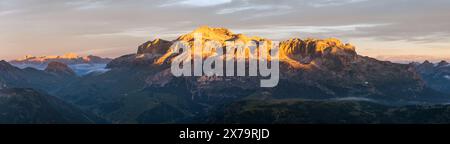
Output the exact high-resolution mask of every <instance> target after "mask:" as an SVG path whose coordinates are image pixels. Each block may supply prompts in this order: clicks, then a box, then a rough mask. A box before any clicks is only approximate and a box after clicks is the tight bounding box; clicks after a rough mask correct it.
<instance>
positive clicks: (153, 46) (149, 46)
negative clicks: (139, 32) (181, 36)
mask: <svg viewBox="0 0 450 144" xmlns="http://www.w3.org/2000/svg"><path fill="white" fill-rule="evenodd" d="M172 44H173V42H171V41H167V40H163V39H159V38H158V39H155V40H153V41H147V42H145V43H144V44H142V45H140V46H139V47H138V52H137V54H145V53H153V54H164V53H165V52H167V50H168V49H169V47H170V46H171V45H172Z"/></svg>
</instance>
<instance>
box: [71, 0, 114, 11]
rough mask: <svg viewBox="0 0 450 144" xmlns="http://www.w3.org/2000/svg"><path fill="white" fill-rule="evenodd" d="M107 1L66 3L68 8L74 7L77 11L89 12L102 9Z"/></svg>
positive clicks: (80, 0) (81, 0) (93, 0)
mask: <svg viewBox="0 0 450 144" xmlns="http://www.w3.org/2000/svg"><path fill="white" fill-rule="evenodd" d="M107 2H108V0H78V1H69V2H66V4H67V5H68V6H72V7H75V9H78V10H89V9H96V8H102V7H105V6H106V3H107Z"/></svg>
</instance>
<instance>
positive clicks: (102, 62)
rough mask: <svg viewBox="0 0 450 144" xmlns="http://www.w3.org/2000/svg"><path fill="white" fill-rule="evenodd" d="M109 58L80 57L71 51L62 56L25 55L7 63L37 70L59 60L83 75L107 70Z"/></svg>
mask: <svg viewBox="0 0 450 144" xmlns="http://www.w3.org/2000/svg"><path fill="white" fill-rule="evenodd" d="M110 61H111V59H109V58H102V57H98V56H92V55H89V56H85V57H81V56H78V55H76V54H73V53H68V54H65V55H63V56H40V57H36V56H25V58H23V59H17V60H12V61H10V62H9V63H11V64H12V65H14V66H16V67H19V68H22V69H23V68H27V67H32V68H35V69H39V70H44V69H45V68H46V67H47V65H48V64H49V63H52V62H59V63H63V64H66V65H68V66H69V67H70V68H71V69H73V70H74V72H75V73H76V74H77V75H79V76H84V75H87V74H89V73H101V72H105V71H107V69H105V67H106V64H107V63H109V62H110Z"/></svg>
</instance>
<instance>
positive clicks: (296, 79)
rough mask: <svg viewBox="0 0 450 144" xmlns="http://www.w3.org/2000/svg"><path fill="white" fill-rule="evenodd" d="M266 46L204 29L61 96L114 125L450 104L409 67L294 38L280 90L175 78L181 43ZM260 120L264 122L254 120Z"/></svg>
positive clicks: (130, 58) (116, 65)
mask: <svg viewBox="0 0 450 144" xmlns="http://www.w3.org/2000/svg"><path fill="white" fill-rule="evenodd" d="M195 33H202V35H203V41H204V42H206V41H210V40H216V41H218V42H226V41H266V42H272V41H270V40H268V39H264V38H260V37H248V36H245V35H243V34H234V33H232V32H231V31H230V30H228V29H225V28H209V27H201V28H198V29H196V30H194V31H193V32H191V33H188V34H185V35H181V36H180V37H179V38H177V39H176V40H174V41H168V40H162V39H157V40H153V41H149V42H146V43H144V44H142V45H141V46H139V47H138V52H137V53H135V54H129V55H124V56H122V57H119V58H116V59H114V60H112V61H111V62H110V63H108V66H107V68H109V69H110V71H108V72H105V73H103V74H99V75H90V76H86V77H82V78H80V79H78V80H77V81H76V82H73V83H71V84H70V85H68V86H66V87H64V88H62V89H61V90H60V91H58V92H57V95H58V96H60V97H61V98H62V99H64V100H67V101H69V102H71V103H74V104H76V105H78V106H80V107H81V108H83V109H86V110H91V111H93V112H95V113H97V114H99V115H101V116H103V117H105V118H107V119H109V120H111V121H113V122H115V123H129V122H131V123H171V122H184V121H188V120H189V119H191V118H193V117H198V116H202V115H204V114H206V113H207V112H208V111H210V110H214V109H216V108H217V107H218V106H220V105H222V104H226V103H234V102H236V101H239V100H243V99H257V100H288V99H315V100H329V99H336V98H344V99H345V98H357V99H370V100H374V101H378V102H381V103H385V104H412V103H413V104H416V103H446V102H449V101H450V97H449V96H448V95H446V94H443V93H441V92H437V91H435V90H433V89H431V88H429V87H428V86H427V85H426V83H425V82H424V81H423V80H422V79H421V76H420V75H419V74H418V73H417V72H416V71H415V69H414V67H413V66H411V65H408V64H395V63H391V62H386V61H379V60H376V59H373V58H369V57H364V56H360V55H358V54H357V53H356V51H355V47H354V46H352V45H351V44H344V43H342V42H341V41H339V40H337V39H324V40H320V39H304V40H303V39H298V38H292V39H289V40H286V41H282V42H281V43H280V61H281V65H280V72H281V74H280V82H279V85H278V86H277V87H274V88H260V85H259V80H260V78H258V77H206V76H202V77H174V76H173V75H172V74H171V73H170V63H171V61H172V59H173V58H174V57H175V56H176V54H174V53H173V52H172V51H171V50H170V45H171V44H173V43H174V42H175V41H177V40H184V41H188V42H190V43H192V42H193V37H194V34H195ZM254 118H258V117H254Z"/></svg>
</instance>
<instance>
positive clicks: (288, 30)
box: [235, 24, 389, 39]
mask: <svg viewBox="0 0 450 144" xmlns="http://www.w3.org/2000/svg"><path fill="white" fill-rule="evenodd" d="M388 25H389V24H352V25H336V26H289V25H269V26H264V27H259V28H247V29H236V30H235V31H237V32H239V33H248V34H252V35H263V36H265V37H267V38H272V39H286V38H289V37H291V36H299V34H301V35H302V36H312V35H322V36H327V35H333V34H334V35H337V34H341V33H359V32H363V31H362V30H363V29H366V28H374V27H382V26H388Z"/></svg>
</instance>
